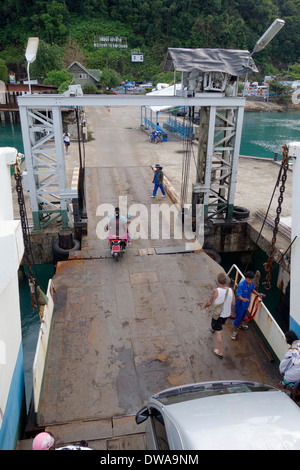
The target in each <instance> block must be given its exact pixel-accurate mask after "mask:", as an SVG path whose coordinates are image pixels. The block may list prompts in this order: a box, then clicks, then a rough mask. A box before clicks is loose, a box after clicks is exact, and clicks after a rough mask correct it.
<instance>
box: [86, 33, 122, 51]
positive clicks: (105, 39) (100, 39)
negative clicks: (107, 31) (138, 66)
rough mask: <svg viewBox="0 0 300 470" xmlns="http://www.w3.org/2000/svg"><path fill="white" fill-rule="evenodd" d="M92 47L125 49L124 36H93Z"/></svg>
mask: <svg viewBox="0 0 300 470" xmlns="http://www.w3.org/2000/svg"><path fill="white" fill-rule="evenodd" d="M94 47H116V48H119V49H127V37H125V36H94Z"/></svg>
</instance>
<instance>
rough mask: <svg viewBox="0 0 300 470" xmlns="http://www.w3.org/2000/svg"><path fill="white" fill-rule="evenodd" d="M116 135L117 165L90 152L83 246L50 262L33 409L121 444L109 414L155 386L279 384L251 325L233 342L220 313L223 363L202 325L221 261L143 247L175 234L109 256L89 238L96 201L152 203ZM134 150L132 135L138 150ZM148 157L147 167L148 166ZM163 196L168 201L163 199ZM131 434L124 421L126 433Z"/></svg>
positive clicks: (123, 410) (121, 411) (144, 173)
mask: <svg viewBox="0 0 300 470" xmlns="http://www.w3.org/2000/svg"><path fill="white" fill-rule="evenodd" d="M101 124H102V125H103V122H101ZM109 125H110V126H113V124H112V122H110V124H109ZM115 125H116V124H115ZM110 130H111V129H110ZM106 131H107V135H110V136H111V133H109V130H108V129H106V128H105V129H104V130H103V132H104V134H103V135H104V137H105V136H106ZM118 135H120V132H119V134H118ZM121 135H122V138H123V140H122V146H123V148H125V149H127V150H126V152H127V153H126V155H128V160H127V165H125V166H123V167H121V166H120V167H117V166H116V162H115V161H113V160H112V158H113V157H112V156H111V153H110V152H111V151H112V150H111V148H110V150H109V152H108V151H107V152H108V153H109V156H108V155H106V157H107V158H110V164H109V165H108V163H107V160H105V156H103V152H104V153H105V149H106V148H107V147H106V144H105V143H104V145H103V147H102V157H101V158H102V160H101V159H100V160H99V162H97V164H96V160H93V159H92V157H91V158H90V167H89V168H88V169H87V194H88V197H87V210H88V216H89V227H88V235H87V237H86V238H85V239H84V241H83V249H82V252H78V253H77V254H75V255H74V256H73V259H71V260H69V261H66V262H61V263H59V264H58V267H57V271H56V274H55V276H54V279H53V283H54V287H55V297H54V301H55V312H54V320H53V327H52V335H51V342H50V347H49V352H48V363H47V372H46V377H45V383H44V393H43V399H42V403H41V407H40V411H39V416H38V424H39V425H40V426H51V427H53V426H62V425H70V423H71V424H72V426H73V429H74V430H75V429H76V427H77V426H78V427H80V426H82V423H83V422H84V423H86V425H88V423H90V426H91V429H92V426H94V427H93V431H91V433H90V434H91V435H90V439H92V440H93V439H94V437H95V436H96V434H97V432H98V431H97V429H98V428H97V423H102V424H103V423H104V424H103V426H104V427H101V431H100V428H99V433H98V437H95V439H96V440H97V439H99V440H100V441H101V442H103V439H104V440H105V438H106V439H107V440H110V444H107V447H108V448H114V446H115V447H118V448H124V446H126V445H127V444H126V443H124V442H123V443H122V441H119V442H118V443H117V442H114V439H115V438H116V436H114V435H113V429H114V426H113V419H116V418H120V419H121V418H124V417H126V416H130V415H131V416H133V415H134V414H135V413H136V412H137V411H138V410H139V408H140V407H141V406H143V404H145V402H146V401H147V399H148V398H149V397H150V396H151V395H152V394H153V393H156V392H158V391H160V390H163V389H164V388H167V387H171V386H175V385H181V384H187V383H191V382H198V381H211V380H222V379H242V380H254V381H259V382H265V383H269V384H271V385H275V386H276V385H277V384H278V382H279V373H278V367H277V366H276V365H275V364H274V363H273V364H272V363H270V362H269V361H268V359H267V357H266V356H265V355H264V353H263V351H262V350H261V348H260V347H259V341H260V340H259V338H258V336H257V333H256V332H255V330H254V329H253V328H252V327H251V325H250V328H249V330H248V331H241V332H240V334H239V336H238V340H237V341H232V340H231V332H232V322H231V320H228V322H227V324H226V325H225V327H224V330H223V331H224V332H223V343H224V344H223V354H224V358H223V360H220V359H218V358H217V357H216V356H215V355H214V354H213V353H212V349H213V348H215V347H216V340H215V337H214V335H213V333H211V331H210V328H209V327H210V321H211V319H210V317H209V316H208V314H207V313H205V312H203V310H202V308H201V306H202V305H203V304H204V302H205V300H207V298H208V297H209V296H210V295H211V293H212V289H213V288H214V287H216V277H217V274H218V273H219V272H220V271H222V268H221V267H220V266H219V265H218V264H216V263H215V262H214V261H213V260H212V259H211V258H210V257H209V256H207V255H206V254H205V253H204V252H197V253H188V254H184V253H177V254H160V255H157V254H156V252H155V250H152V248H157V247H168V246H173V245H174V244H177V245H178V246H182V240H134V241H133V242H132V246H130V247H128V249H127V250H126V253H125V255H124V257H123V258H122V259H121V260H120V262H118V263H116V262H115V261H114V260H113V259H112V258H111V257H110V256H109V253H108V246H107V242H106V241H101V240H99V239H98V238H97V237H96V235H95V232H96V226H97V223H98V221H99V218H97V217H96V215H95V214H96V209H97V207H98V205H99V204H100V203H102V202H109V203H112V204H114V205H115V204H116V203H117V200H118V195H120V194H121V195H124V194H126V195H127V196H128V199H129V203H130V204H131V203H132V202H140V203H145V204H146V205H147V207H150V203H156V204H159V203H160V202H161V201H160V199H159V198H158V199H157V200H155V201H153V200H151V199H150V197H149V196H150V194H151V190H152V177H153V176H152V175H153V173H152V170H151V168H150V167H147V166H145V165H141V164H139V155H138V154H137V155H133V153H134V152H135V150H134V147H133V146H132V143H131V140H130V139H129V141H125V140H124V135H125V134H124V133H121ZM130 137H131V136H130ZM139 138H140V137H138V139H139ZM110 139H111V137H110ZM95 145H96V144H95ZM128 145H130V151H132V152H131V153H130V156H129V150H128V148H129V147H126V146H128ZM149 145H150V144H149ZM153 147H158V146H152V147H151V150H149V151H151V152H157V151H158V150H157V148H155V149H154V150H153ZM140 148H141V142H140V141H139V140H138V141H137V151H138V150H139V149H140ZM113 151H114V152H116V149H114V150H113ZM153 155H154V154H153ZM153 155H152V156H151V160H152V161H151V164H155V163H156V161H155V160H156V158H157V156H156V155H154V156H153ZM99 158H100V157H99ZM144 158H145V156H144ZM149 158H150V157H149ZM154 158H155V159H154ZM103 159H104V160H103ZM134 161H135V165H134V164H133V163H134ZM101 162H102V166H101ZM122 162H123V160H122ZM123 163H124V162H123ZM164 202H167V203H169V204H170V203H171V201H170V200H169V199H168V198H165V199H164ZM141 253H152V254H149V255H147V254H145V255H144V256H143V255H140V254H141ZM95 423H96V424H95ZM56 429H58V428H56ZM60 429H62V428H60ZM95 429H96V431H94V430H95ZM103 432H104V434H107V435H106V436H103ZM140 432H141V428H140V427H137V426H136V425H135V423H134V420H133V419H132V420H130V424H129V425H128V427H127V429H126V433H125V434H126V435H128V434H130V435H133V434H135V433H140ZM81 438H85V439H87V437H86V436H81ZM61 440H62V441H63V438H61ZM100 441H99V442H100ZM99 442H98V445H100V444H99ZM107 442H108V441H107ZM134 442H136V441H134ZM128 445H129V444H128ZM132 445H133V446H134V445H136V446H138V445H139V446H140V445H142V444H141V443H140V441H139V444H137V443H136V444H132ZM100 446H101V445H100ZM109 446H111V447H109ZM122 446H123V447H122Z"/></svg>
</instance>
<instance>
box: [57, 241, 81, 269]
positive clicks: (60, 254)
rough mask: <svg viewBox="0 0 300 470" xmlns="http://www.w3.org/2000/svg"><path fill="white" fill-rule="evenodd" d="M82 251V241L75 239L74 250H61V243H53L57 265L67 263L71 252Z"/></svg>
mask: <svg viewBox="0 0 300 470" xmlns="http://www.w3.org/2000/svg"><path fill="white" fill-rule="evenodd" d="M77 250H80V241H79V240H76V238H73V248H70V249H68V250H66V249H64V248H61V247H60V246H59V241H58V240H55V241H54V242H53V243H52V254H53V264H56V263H57V262H58V261H66V260H67V259H69V254H70V251H77Z"/></svg>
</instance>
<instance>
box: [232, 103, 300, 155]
mask: <svg viewBox="0 0 300 470" xmlns="http://www.w3.org/2000/svg"><path fill="white" fill-rule="evenodd" d="M294 141H298V142H299V141H300V113H299V112H296V111H291V112H284V113H252V112H249V113H245V114H244V122H243V131H242V140H241V148H240V154H241V155H247V156H252V157H263V158H270V159H273V158H274V154H275V153H277V154H278V160H281V159H282V147H283V145H285V144H287V143H288V142H294Z"/></svg>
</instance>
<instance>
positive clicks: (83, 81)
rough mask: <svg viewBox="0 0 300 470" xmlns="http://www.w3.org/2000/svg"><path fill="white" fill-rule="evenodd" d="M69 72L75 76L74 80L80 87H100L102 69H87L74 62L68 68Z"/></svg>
mask: <svg viewBox="0 0 300 470" xmlns="http://www.w3.org/2000/svg"><path fill="white" fill-rule="evenodd" d="M68 72H70V73H72V74H73V75H74V79H75V81H76V83H78V84H79V85H82V86H84V85H91V84H93V85H96V86H99V85H100V75H101V73H102V72H101V70H100V69H87V68H85V67H84V66H83V65H82V64H80V63H79V62H76V61H75V62H73V63H72V64H71V65H69V67H68Z"/></svg>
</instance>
